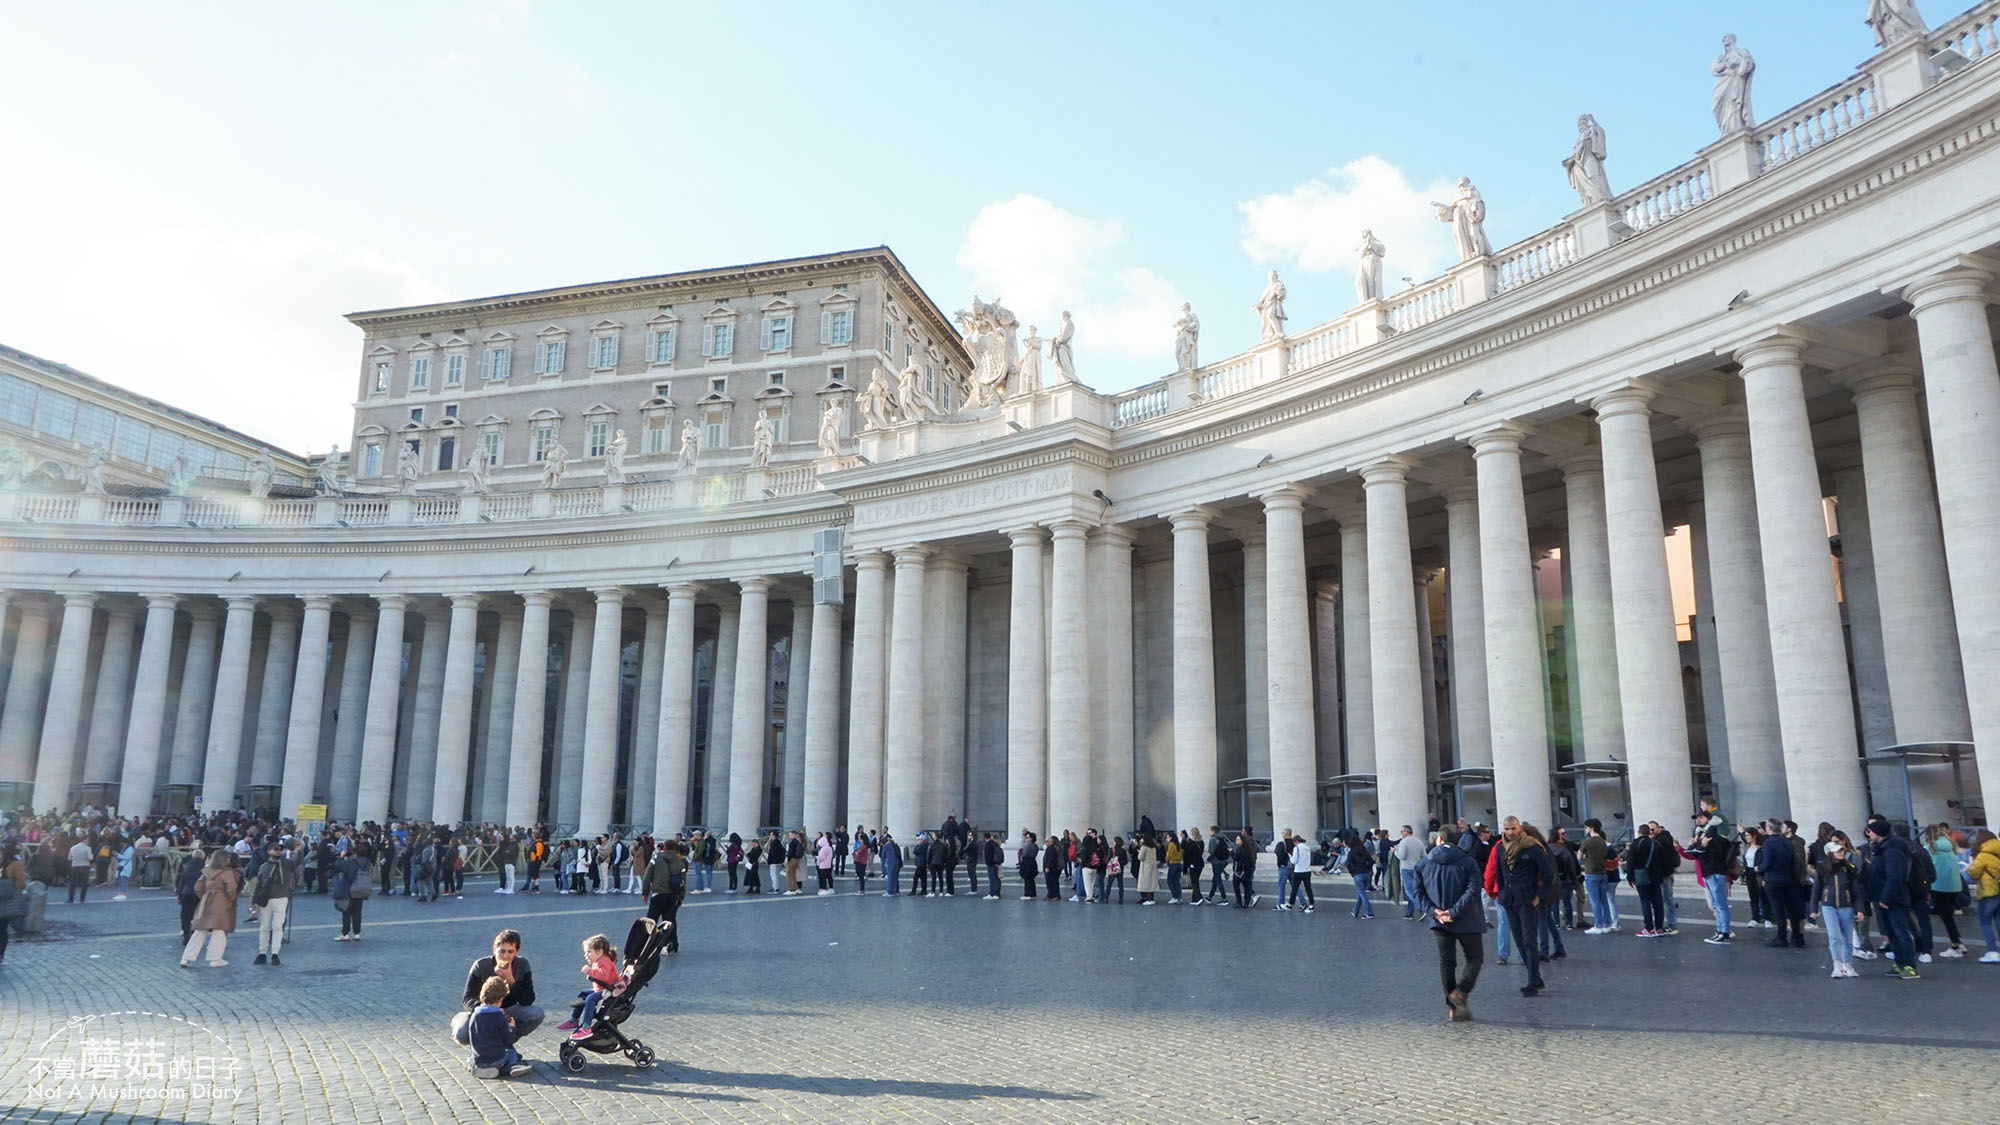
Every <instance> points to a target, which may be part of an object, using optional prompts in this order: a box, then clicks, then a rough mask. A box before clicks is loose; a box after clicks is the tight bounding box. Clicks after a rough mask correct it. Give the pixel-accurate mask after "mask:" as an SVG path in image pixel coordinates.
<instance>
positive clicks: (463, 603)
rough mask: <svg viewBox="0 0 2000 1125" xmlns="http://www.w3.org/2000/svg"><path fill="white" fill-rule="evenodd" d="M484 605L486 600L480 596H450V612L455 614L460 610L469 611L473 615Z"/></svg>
mask: <svg viewBox="0 0 2000 1125" xmlns="http://www.w3.org/2000/svg"><path fill="white" fill-rule="evenodd" d="M485 603H486V598H485V596H484V595H481V594H453V595H452V596H451V611H452V612H453V613H457V612H458V611H459V610H461V609H469V610H471V611H472V612H474V613H478V612H479V607H480V606H482V605H484V604H485Z"/></svg>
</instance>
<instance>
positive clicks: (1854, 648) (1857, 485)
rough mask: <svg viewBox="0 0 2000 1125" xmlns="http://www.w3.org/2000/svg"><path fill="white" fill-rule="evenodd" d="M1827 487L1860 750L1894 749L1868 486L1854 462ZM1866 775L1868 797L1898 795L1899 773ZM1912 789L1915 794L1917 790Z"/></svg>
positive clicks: (1879, 770)
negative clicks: (1835, 527) (1835, 526)
mask: <svg viewBox="0 0 2000 1125" xmlns="http://www.w3.org/2000/svg"><path fill="white" fill-rule="evenodd" d="M1833 487H1834V495H1835V496H1836V497H1838V499H1839V507H1838V508H1837V509H1836V512H1837V514H1838V516H1839V519H1840V595H1841V601H1842V602H1843V603H1845V605H1846V607H1847V635H1848V649H1849V651H1850V652H1851V653H1852V654H1853V659H1854V701H1855V709H1856V710H1857V711H1859V712H1860V713H1861V724H1860V725H1861V744H1862V745H1863V746H1870V747H1882V746H1894V745H1895V744H1896V715H1895V710H1894V708H1893V707H1892V706H1891V704H1890V701H1889V669H1888V667H1887V666H1886V661H1885V659H1884V657H1883V650H1882V607H1881V603H1880V602H1879V601H1878V600H1877V599H1876V596H1875V549H1874V544H1873V543H1871V542H1869V536H1868V486H1867V483H1866V480H1865V478H1864V476H1863V470H1862V468H1861V464H1860V460H1859V458H1855V459H1854V462H1853V463H1852V464H1849V465H1843V466H1839V467H1837V468H1835V469H1834V473H1833ZM1867 770H1868V777H1869V780H1870V782H1871V784H1872V785H1873V786H1874V788H1873V790H1872V791H1873V792H1874V793H1877V794H1897V793H1901V792H1902V790H1903V773H1902V769H1901V768H1900V767H1898V766H1896V765H1894V764H1892V763H1887V762H1876V763H1870V764H1869V765H1868V766H1867ZM1911 772H1912V777H1911V780H1912V781H1916V780H1917V779H1918V777H1919V776H1921V768H1915V769H1913V770H1912V771H1911ZM1918 788H1919V791H1920V792H1921V791H1922V790H1921V787H1920V786H1919V787H1918ZM1881 799H1882V798H1878V800H1881ZM1888 799H1890V800H1893V799H1894V798H1893V797H1890V798H1888ZM1919 815H1921V814H1919Z"/></svg>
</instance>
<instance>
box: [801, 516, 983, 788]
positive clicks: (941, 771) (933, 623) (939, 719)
mask: <svg viewBox="0 0 2000 1125" xmlns="http://www.w3.org/2000/svg"><path fill="white" fill-rule="evenodd" d="M966 571H967V567H966V562H965V560H964V559H963V558H961V557H959V556H958V555H956V554H952V553H949V552H938V553H937V554H934V555H932V556H931V558H930V559H929V561H928V562H926V563H925V565H924V623H923V626H922V628H923V631H924V662H925V665H926V667H925V678H926V680H927V682H928V687H927V689H926V690H925V692H924V771H923V773H924V788H923V797H922V803H921V805H920V806H919V808H920V810H921V811H920V815H921V817H922V819H923V822H924V823H925V824H943V823H944V818H945V817H946V816H947V815H949V816H951V817H953V818H955V819H960V820H963V819H964V818H965V816H966V811H965V609H966V601H967V594H966V586H965V580H966ZM814 827H824V826H819V825H815V826H814Z"/></svg>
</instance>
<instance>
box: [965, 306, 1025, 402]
mask: <svg viewBox="0 0 2000 1125" xmlns="http://www.w3.org/2000/svg"><path fill="white" fill-rule="evenodd" d="M954 315H955V317H956V319H957V320H958V329H959V334H960V335H962V336H964V337H965V350H966V352H967V353H968V354H970V355H971V356H972V380H971V386H970V387H969V388H968V390H969V392H970V393H969V395H968V396H967V397H968V398H970V399H971V401H972V404H973V405H974V406H990V405H992V404H993V403H995V402H998V401H999V400H1000V399H1001V398H1002V397H1004V396H1005V395H1006V394H1007V381H1008V380H1009V379H1011V378H1013V377H1014V374H1015V372H1016V370H1017V364H1016V362H1015V359H1014V356H1015V349H1016V333H1017V332H1018V331H1019V330H1020V327H1021V322H1020V321H1019V320H1018V319H1016V318H1015V316H1014V314H1013V312H1012V311H1011V310H1009V309H1008V308H1007V307H1006V306H1005V305H1002V304H1001V303H1000V302H999V300H997V299H995V300H993V301H990V302H988V301H982V300H980V299H979V295H978V294H977V293H975V294H973V295H972V307H971V308H969V309H960V310H958V312H957V313H956V314H954Z"/></svg>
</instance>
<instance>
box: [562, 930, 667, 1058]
mask: <svg viewBox="0 0 2000 1125" xmlns="http://www.w3.org/2000/svg"><path fill="white" fill-rule="evenodd" d="M673 930H674V924H673V923H672V922H664V921H654V920H653V919H651V918H640V919H638V920H637V921H635V922H633V923H632V929H631V931H630V932H629V933H627V934H626V936H625V967H624V970H623V971H622V972H619V973H618V974H617V979H616V980H615V981H614V982H613V983H612V984H611V986H610V987H608V988H605V989H602V990H601V991H600V990H593V993H592V995H590V996H585V997H583V998H582V1000H583V1005H584V1007H583V1009H582V1010H581V1011H580V1012H579V1018H578V1020H577V1028H576V1030H575V1032H574V1033H572V1034H571V1036H570V1037H569V1038H568V1039H565V1040H564V1041H563V1044H562V1046H561V1048H560V1049H559V1051H558V1054H559V1056H560V1060H561V1062H562V1066H563V1069H564V1070H567V1071H570V1072H571V1073H575V1072H577V1071H580V1070H582V1069H583V1068H584V1063H585V1059H584V1057H583V1052H585V1051H589V1052H591V1053H593V1054H599V1055H609V1054H622V1055H624V1056H625V1057H626V1058H628V1059H631V1060H632V1065H633V1066H636V1067H639V1068H641V1069H645V1068H647V1067H650V1066H652V1065H653V1060H654V1056H653V1049H652V1048H651V1047H648V1046H646V1045H645V1044H644V1043H641V1042H640V1041H638V1040H637V1039H629V1038H627V1037H626V1036H625V1035H624V1033H623V1032H621V1031H620V1030H619V1026H620V1025H621V1024H623V1023H624V1022H625V1021H626V1020H628V1019H630V1018H631V1017H632V1010H633V1000H634V999H635V998H636V997H637V996H638V995H639V992H640V990H642V989H644V988H645V987H646V983H647V982H648V981H650V980H652V979H653V974H655V973H657V972H659V969H660V957H661V955H662V954H663V953H664V952H665V951H666V947H667V942H668V941H670V940H671V939H672V937H673ZM591 941H592V942H598V941H602V942H604V943H605V946H606V952H607V953H608V952H609V945H610V942H609V939H607V938H605V937H604V936H603V935H601V934H600V935H598V936H597V937H595V938H592V939H591ZM589 945H590V943H589V942H586V943H585V948H586V951H588V949H589ZM592 979H593V982H595V980H596V977H595V976H593V978H592Z"/></svg>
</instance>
